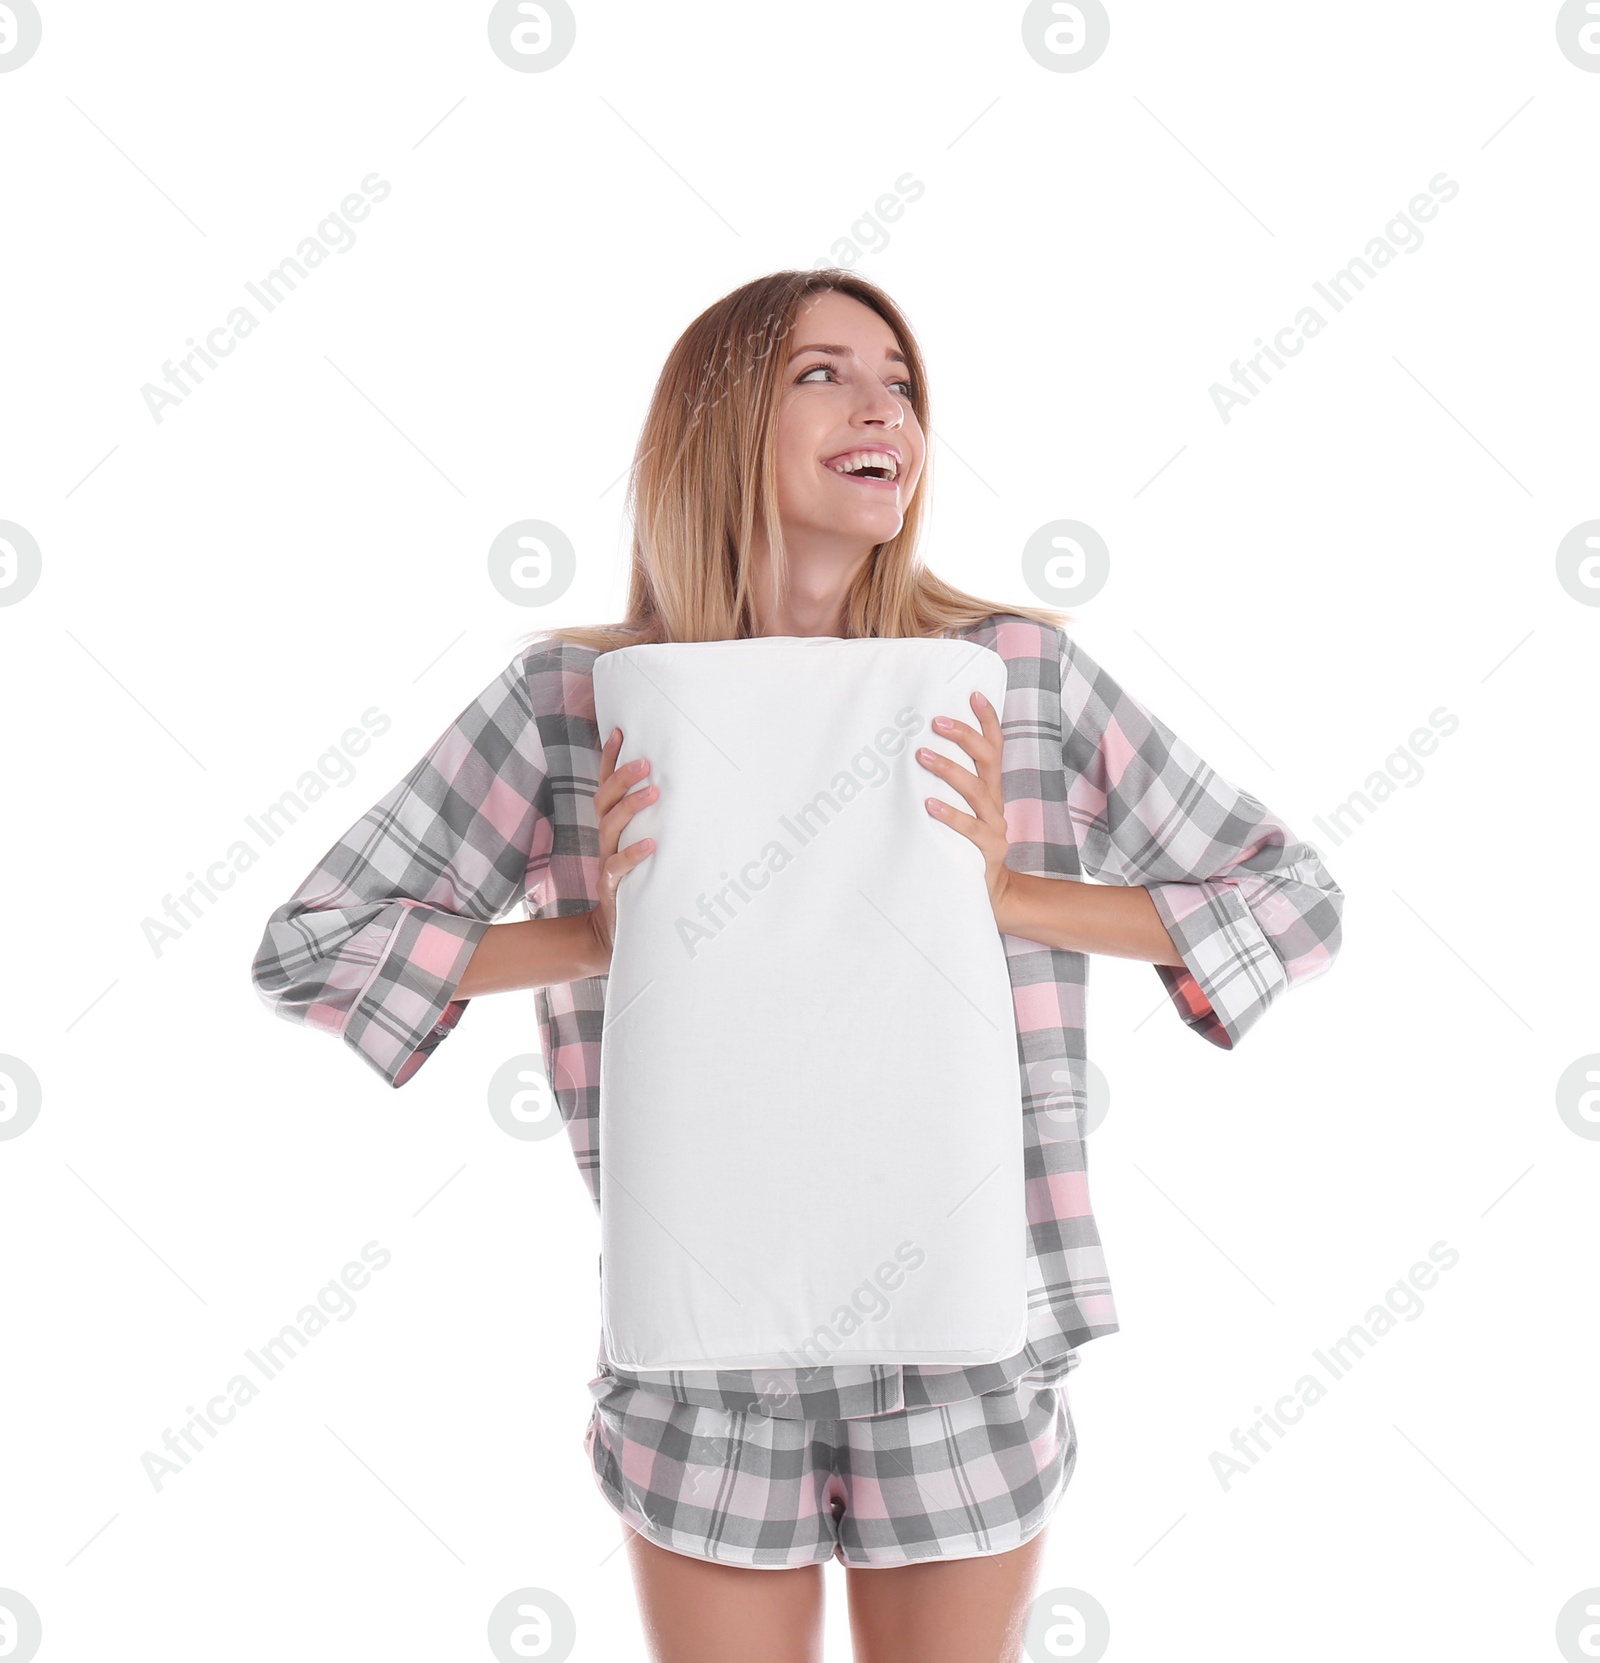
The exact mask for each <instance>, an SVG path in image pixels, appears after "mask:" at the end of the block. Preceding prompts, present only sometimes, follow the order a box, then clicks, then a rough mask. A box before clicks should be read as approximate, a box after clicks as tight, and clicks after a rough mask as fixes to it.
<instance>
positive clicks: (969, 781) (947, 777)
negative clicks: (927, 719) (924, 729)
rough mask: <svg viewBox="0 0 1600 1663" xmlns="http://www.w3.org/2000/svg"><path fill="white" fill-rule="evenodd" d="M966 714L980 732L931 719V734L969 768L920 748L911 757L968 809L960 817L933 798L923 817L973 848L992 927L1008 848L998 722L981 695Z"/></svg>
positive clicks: (999, 908)
mask: <svg viewBox="0 0 1600 1663" xmlns="http://www.w3.org/2000/svg"><path fill="white" fill-rule="evenodd" d="M972 708H973V709H974V710H975V711H976V712H977V716H978V721H979V722H980V723H981V725H982V731H981V732H980V731H979V730H978V729H976V728H973V727H970V726H969V725H968V724H967V723H965V722H958V721H956V720H955V719H954V718H953V717H950V716H935V717H934V719H933V727H934V731H935V732H936V733H937V734H938V735H939V736H940V737H941V738H943V739H950V740H953V741H954V742H955V743H956V744H957V745H959V746H960V747H961V748H962V750H964V751H965V752H966V753H967V755H968V756H970V757H971V758H972V759H973V764H974V767H975V768H976V772H974V770H973V768H963V767H962V766H961V764H960V763H959V762H956V761H954V760H953V759H951V758H950V757H944V756H940V755H939V753H938V752H937V751H932V750H928V749H926V748H922V749H919V750H918V751H917V761H918V762H920V763H921V764H922V766H923V767H924V768H926V769H928V771H929V772H930V773H934V774H937V775H938V776H939V778H940V779H942V780H943V781H944V782H945V783H946V784H947V785H949V786H950V787H951V788H952V789H953V790H955V791H959V792H960V793H961V795H962V796H963V797H965V798H966V799H967V801H968V802H969V803H971V804H972V808H973V812H972V813H971V814H963V813H962V812H961V810H960V809H958V808H952V807H951V806H950V804H949V803H947V802H944V801H943V800H942V799H940V798H938V797H929V798H928V799H927V805H926V806H927V811H928V813H929V814H930V815H932V816H933V818H934V819H935V820H942V821H943V822H944V823H945V825H947V826H950V827H952V828H953V829H954V830H955V831H958V832H960V833H961V835H962V836H963V837H965V838H967V839H968V840H969V841H970V842H973V843H976V844H977V846H978V848H979V849H980V850H981V851H982V852H983V865H984V878H985V881H986V882H987V883H988V886H989V904H990V905H991V906H992V907H993V908H994V913H995V920H996V922H998V921H999V919H1000V918H1001V916H1002V912H1003V908H1004V906H1005V903H1006V900H1007V898H1008V896H1007V891H1008V888H1009V886H1010V882H1011V877H1012V873H1011V869H1010V868H1009V867H1008V866H1007V865H1006V851H1007V850H1008V849H1009V848H1010V847H1011V842H1010V837H1009V835H1008V833H1007V831H1006V817H1005V787H1004V786H1003V785H1002V784H1001V780H1000V753H1001V746H1002V742H1003V740H1002V735H1001V732H1000V718H999V716H997V715H996V714H995V708H994V706H993V705H992V704H990V703H989V701H988V700H987V699H986V698H984V696H983V694H981V693H974V694H973V695H972Z"/></svg>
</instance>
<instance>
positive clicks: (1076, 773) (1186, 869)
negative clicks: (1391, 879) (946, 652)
mask: <svg viewBox="0 0 1600 1663" xmlns="http://www.w3.org/2000/svg"><path fill="white" fill-rule="evenodd" d="M1060 635H1061V718H1062V761H1063V763H1064V765H1065V768H1066V775H1067V801H1068V812H1069V816H1070V819H1071V824H1072V830H1073V836H1074V838H1075V840H1076V842H1077V846H1078V850H1079V854H1080V857H1081V859H1082V863H1083V868H1084V871H1085V872H1086V873H1087V874H1088V875H1089V876H1090V877H1092V878H1096V879H1098V880H1100V881H1102V882H1105V883H1115V884H1127V885H1133V884H1140V885H1143V886H1144V887H1145V888H1146V889H1147V890H1148V891H1149V893H1150V899H1151V900H1152V901H1153V902H1154V904H1155V908H1156V911H1157V913H1158V914H1159V915H1160V917H1161V921H1162V923H1163V924H1164V925H1165V926H1166V928H1167V932H1168V934H1169V935H1171V937H1172V941H1173V945H1174V946H1175V947H1176V948H1177V950H1178V953H1179V955H1180V956H1181V957H1182V959H1183V964H1182V966H1181V967H1180V966H1177V965H1165V964H1158V965H1156V966H1155V970H1156V974H1157V975H1158V976H1159V977H1160V979H1161V983H1162V985H1163V986H1164V987H1165V988H1166V990H1167V992H1168V994H1169V995H1170V996H1171V998H1172V1002H1173V1004H1174V1005H1175V1006H1176V1007H1177V1010H1178V1013H1179V1015H1180V1016H1181V1017H1182V1018H1183V1020H1184V1021H1185V1022H1186V1023H1188V1025H1189V1026H1190V1027H1191V1028H1194V1029H1195V1030H1196V1031H1197V1032H1199V1033H1200V1034H1202V1035H1203V1036H1204V1037H1205V1038H1206V1039H1208V1040H1210V1041H1211V1042H1212V1044H1214V1045H1219V1046H1221V1047H1223V1048H1224V1049H1225V1050H1232V1049H1233V1047H1234V1046H1235V1045H1237V1044H1238V1043H1239V1041H1240V1040H1241V1039H1242V1038H1243V1037H1244V1035H1245V1034H1246V1033H1248V1032H1249V1031H1250V1029H1251V1028H1252V1027H1254V1026H1255V1024H1256V1023H1257V1022H1258V1021H1259V1020H1260V1019H1261V1017H1262V1016H1263V1014H1265V1012H1266V1010H1267V1008H1268V1006H1270V1005H1271V1004H1272V1003H1273V1002H1274V1000H1276V999H1278V998H1279V997H1280V996H1281V995H1283V994H1284V993H1286V992H1287V991H1288V990H1289V989H1290V988H1292V987H1297V986H1299V985H1300V984H1301V983H1302V982H1308V981H1311V980H1312V979H1313V978H1314V977H1317V976H1320V975H1322V974H1323V972H1324V971H1326V970H1327V969H1328V968H1329V967H1330V966H1331V965H1332V963H1333V959H1334V955H1335V954H1336V953H1337V952H1338V950H1339V940H1340V929H1341V921H1342V916H1343V910H1344V894H1343V892H1342V891H1341V890H1340V888H1339V886H1338V885H1337V884H1336V883H1335V882H1334V881H1333V878H1332V877H1331V876H1330V875H1329V873H1328V870H1327V868H1326V867H1325V866H1324V865H1323V864H1322V860H1321V858H1320V856H1319V855H1318V853H1317V851H1316V850H1315V849H1314V848H1312V847H1311V846H1310V844H1308V843H1303V842H1301V840H1300V839H1299V838H1298V837H1296V836H1295V834H1294V833H1293V832H1292V831H1291V830H1290V829H1289V827H1288V826H1287V825H1286V824H1285V823H1284V822H1283V820H1281V819H1280V818H1279V817H1278V816H1277V815H1276V814H1274V813H1273V812H1272V811H1271V810H1270V809H1269V808H1267V807H1266V805H1265V804H1264V803H1262V802H1261V801H1260V800H1259V799H1258V798H1256V797H1253V796H1252V795H1251V794H1250V793H1249V792H1248V791H1243V790H1240V789H1239V788H1238V787H1237V786H1234V785H1231V784H1230V783H1229V782H1228V781H1227V780H1225V779H1224V778H1223V777H1222V776H1221V775H1220V774H1218V773H1217V772H1216V770H1215V769H1213V768H1211V767H1210V766H1208V765H1207V764H1206V763H1205V762H1204V761H1203V760H1202V759H1201V758H1200V757H1199V756H1197V755H1196V754H1195V752H1194V751H1193V750H1192V749H1191V748H1190V747H1189V746H1188V745H1187V744H1185V743H1184V741H1183V740H1182V739H1180V738H1179V737H1178V736H1177V734H1175V733H1174V732H1173V731H1172V729H1171V728H1169V727H1168V726H1167V725H1166V724H1165V723H1164V722H1162V721H1161V720H1160V719H1159V718H1158V717H1157V716H1155V715H1153V714H1152V713H1151V712H1150V711H1149V710H1148V709H1146V708H1145V706H1144V705H1142V704H1140V703H1139V701H1138V700H1136V699H1134V698H1132V697H1131V696H1130V695H1129V694H1128V693H1127V692H1125V691H1124V690H1123V688H1122V687H1121V686H1120V685H1119V684H1118V683H1117V681H1116V680H1115V679H1114V678H1113V677H1112V676H1110V675H1109V674H1107V672H1106V671H1105V670H1103V669H1102V668H1101V667H1100V666H1099V665H1098V664H1097V663H1096V662H1095V661H1094V660H1093V658H1091V657H1090V655H1089V654H1088V653H1087V652H1085V651H1084V649H1083V648H1082V647H1081V646H1080V645H1079V644H1078V643H1077V642H1076V641H1074V640H1073V639H1072V638H1071V636H1070V635H1069V634H1068V633H1067V631H1066V630H1064V629H1063V630H1061V631H1060Z"/></svg>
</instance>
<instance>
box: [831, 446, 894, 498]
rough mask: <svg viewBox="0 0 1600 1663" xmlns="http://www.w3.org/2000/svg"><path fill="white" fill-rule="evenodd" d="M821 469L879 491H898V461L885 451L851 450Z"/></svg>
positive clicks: (836, 457)
mask: <svg viewBox="0 0 1600 1663" xmlns="http://www.w3.org/2000/svg"><path fill="white" fill-rule="evenodd" d="M822 465H823V467H825V468H827V469H828V471H829V472H830V473H834V474H837V475H838V476H839V478H840V479H845V480H849V481H851V482H852V483H854V484H857V485H865V486H868V487H872V488H876V489H877V490H880V491H895V490H898V489H899V480H900V459H899V458H898V457H897V456H896V455H895V454H894V453H893V452H892V451H886V450H853V451H847V452H845V454H844V455H842V456H835V457H833V458H832V459H831V460H829V461H827V462H824V463H823V464H822Z"/></svg>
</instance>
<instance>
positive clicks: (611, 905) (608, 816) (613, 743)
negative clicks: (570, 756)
mask: <svg viewBox="0 0 1600 1663" xmlns="http://www.w3.org/2000/svg"><path fill="white" fill-rule="evenodd" d="M621 749H622V729H621V728H613V729H612V730H611V737H610V738H609V739H608V740H607V741H606V743H605V748H604V749H603V750H602V751H601V752H600V785H599V788H598V789H597V790H596V792H595V794H594V812H595V819H596V821H597V822H598V823H599V827H600V880H599V889H600V900H599V903H598V904H597V905H596V906H595V907H593V908H592V909H591V910H590V912H589V915H588V917H589V928H590V929H591V930H592V931H593V932H594V938H595V945H596V947H597V949H598V951H599V954H600V957H601V960H602V961H603V968H601V969H600V970H597V971H596V972H595V974H596V975H602V976H603V975H604V974H605V967H609V966H610V963H611V944H612V942H613V941H615V939H616V934H617V885H618V884H619V883H621V882H622V880H623V878H625V877H626V876H627V875H628V873H629V872H631V871H632V870H633V869H634V867H635V866H637V865H638V864H639V862H640V861H642V860H644V859H646V858H647V857H648V855H649V854H650V851H651V850H652V849H654V848H655V846H656V845H655V839H654V838H652V837H642V838H640V839H639V840H638V841H637V842H634V843H630V844H629V845H628V847H627V848H626V849H624V850H623V851H622V852H621V853H620V854H619V853H618V852H617V843H618V841H619V839H620V838H621V836H622V830H623V827H624V826H626V825H627V823H628V822H629V821H630V820H631V819H632V818H633V817H634V815H635V814H637V813H638V812H639V810H640V809H641V808H644V807H646V806H647V805H648V804H650V803H653V802H654V801H655V800H656V796H657V788H656V787H655V786H653V785H646V786H642V787H640V789H638V790H636V791H635V790H630V789H629V787H631V786H636V785H638V783H639V781H640V780H641V779H642V778H643V777H644V776H645V775H646V774H647V773H649V771H650V764H649V762H648V761H647V760H646V759H645V758H643V757H639V758H637V759H635V760H634V761H633V762H630V763H628V764H626V765H625V766H624V767H622V768H618V769H616V771H615V772H613V768H614V767H615V764H616V760H617V752H618V751H620V750H621Z"/></svg>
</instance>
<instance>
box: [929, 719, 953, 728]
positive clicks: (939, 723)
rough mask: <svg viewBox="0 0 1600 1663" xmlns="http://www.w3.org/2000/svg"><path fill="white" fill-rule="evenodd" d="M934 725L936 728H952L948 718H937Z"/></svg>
mask: <svg viewBox="0 0 1600 1663" xmlns="http://www.w3.org/2000/svg"><path fill="white" fill-rule="evenodd" d="M933 725H934V726H935V727H936V728H947V727H949V726H950V718H949V717H948V716H935V717H934V719H933Z"/></svg>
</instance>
